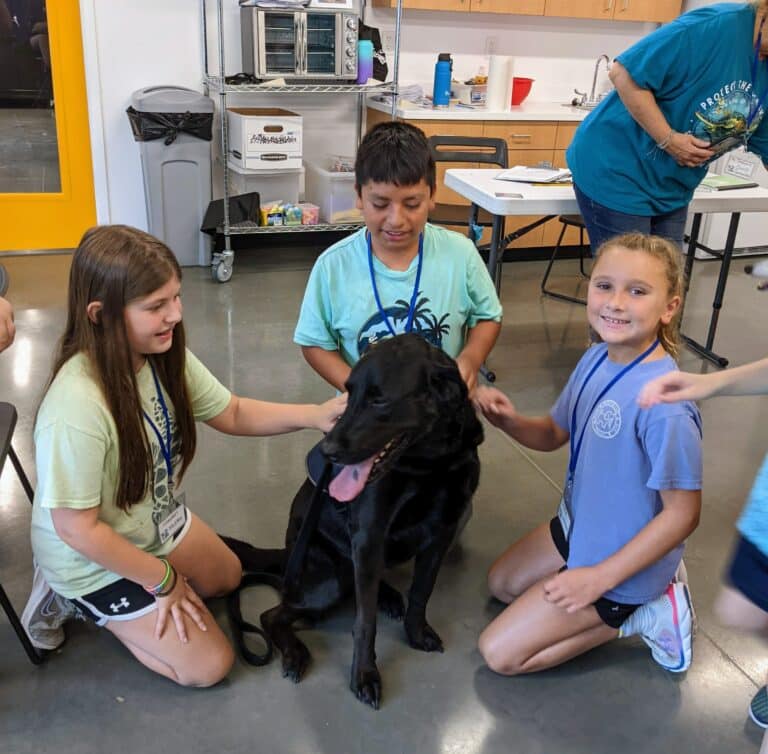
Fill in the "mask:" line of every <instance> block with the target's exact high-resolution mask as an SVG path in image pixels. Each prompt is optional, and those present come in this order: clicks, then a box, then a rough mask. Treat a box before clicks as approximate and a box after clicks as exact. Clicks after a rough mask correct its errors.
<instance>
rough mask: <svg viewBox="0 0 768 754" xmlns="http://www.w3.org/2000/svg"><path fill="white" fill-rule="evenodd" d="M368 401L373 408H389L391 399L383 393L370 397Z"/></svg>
mask: <svg viewBox="0 0 768 754" xmlns="http://www.w3.org/2000/svg"><path fill="white" fill-rule="evenodd" d="M368 403H369V405H371V406H372V407H373V408H387V406H389V401H388V400H387V399H386V398H385V397H384V396H383V395H379V396H377V397H376V398H370V399H369V400H368Z"/></svg>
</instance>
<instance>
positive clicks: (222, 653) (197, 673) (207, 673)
mask: <svg viewBox="0 0 768 754" xmlns="http://www.w3.org/2000/svg"><path fill="white" fill-rule="evenodd" d="M234 662H235V652H234V650H233V649H232V646H231V645H230V644H229V642H226V641H224V642H221V644H220V645H219V646H217V647H215V648H210V649H207V650H205V651H203V652H200V653H199V655H198V656H196V658H195V663H194V665H192V666H190V667H184V668H179V669H177V671H176V682H177V683H178V684H179V685H180V686H189V687H192V688H208V687H209V686H215V685H216V684H217V683H219V681H223V680H224V679H225V678H226V677H227V675H228V674H229V671H230V670H232V665H234Z"/></svg>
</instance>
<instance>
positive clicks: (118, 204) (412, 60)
mask: <svg viewBox="0 0 768 754" xmlns="http://www.w3.org/2000/svg"><path fill="white" fill-rule="evenodd" d="M691 2H692V4H699V5H700V4H705V3H704V2H702V0H691ZM224 3H225V23H224V28H225V40H226V46H225V52H226V56H225V57H226V72H227V73H228V74H231V73H235V72H237V71H239V70H240V54H239V48H240V42H239V20H238V13H239V11H238V7H237V3H236V2H235V0H224ZM208 4H209V6H213V5H214V4H215V0H208ZM80 7H81V15H82V24H83V47H84V54H85V63H86V82H87V88H88V104H89V112H90V125H91V139H92V143H93V162H94V177H95V184H96V197H97V212H98V219H99V222H120V223H127V224H130V225H135V226H138V227H141V228H146V227H147V223H146V212H145V210H144V196H143V187H142V180H141V168H140V164H139V151H138V144H137V143H136V142H134V140H133V137H132V135H131V130H130V127H129V124H128V120H127V117H126V115H125V108H126V107H127V106H128V105H129V103H130V95H131V92H133V91H134V90H136V89H139V88H141V87H145V86H151V85H154V84H176V85H180V86H187V87H190V88H194V89H198V90H202V88H201V77H202V71H203V54H202V48H203V45H202V41H201V40H202V36H201V33H200V26H201V24H200V4H199V2H197V1H196V0H132V2H120V3H117V2H114V0H81V2H80ZM209 15H210V14H209ZM366 20H367V22H368V23H369V24H370V25H373V26H378V27H379V28H380V29H381V30H382V32H384V33H385V36H386V32H388V31H389V32H391V30H392V28H393V25H394V11H389V10H382V9H369V10H368V11H367V16H366ZM209 21H215V16H214V17H213V18H210V19H209ZM653 28H655V26H654V25H653V24H643V23H626V22H625V23H619V22H607V21H585V20H578V19H559V18H536V17H530V16H505V15H497V14H488V15H486V14H466V13H436V12H425V11H405V12H404V13H403V29H402V35H401V81H402V82H404V83H410V82H419V83H421V84H422V85H423V86H425V88H427V89H430V88H431V81H432V73H433V70H434V63H435V60H436V57H437V53H438V52H451V53H452V54H453V57H454V61H455V62H454V72H455V74H456V77H457V78H464V77H468V76H471V75H473V74H474V73H476V72H477V68H478V66H479V65H481V64H482V63H483V62H485V60H486V58H487V55H486V51H487V49H488V46H489V45H492V46H493V47H494V48H495V51H496V52H497V53H499V54H507V55H513V56H514V57H515V73H516V74H517V75H520V76H530V77H532V78H534V79H536V82H535V84H534V86H533V89H532V91H531V95H530V99H531V100H532V101H533V100H539V101H556V102H558V101H562V102H566V101H568V100H570V98H571V97H572V90H573V88H574V87H578V88H579V89H581V90H582V91H583V90H584V89H585V87H586V88H588V87H589V86H590V85H591V81H592V73H593V70H594V61H595V59H596V58H597V56H598V55H599V54H601V53H603V52H605V53H607V54H608V55H611V56H614V55H616V54H618V53H619V52H621V50H623V49H625V48H626V47H628V46H629V45H631V44H632V43H633V42H635V41H636V40H638V39H640V38H641V37H642V36H644V35H645V34H647V33H648V32H649V31H651V30H652V29H653ZM428 40H439V46H436V45H437V44H438V42H437V41H434V42H431V41H428ZM209 48H211V51H210V53H209V55H210V56H211V57H212V58H213V60H212V62H213V63H215V62H216V59H217V56H218V53H217V51H216V50H215V48H213V46H212V45H210V44H209ZM605 83H606V82H605V80H604V79H603V78H601V80H600V81H599V84H598V88H600V87H601V86H605ZM248 101H249V103H250V104H251V105H253V106H272V105H279V106H282V107H285V108H287V109H294V110H296V111H298V112H300V113H302V115H304V122H305V154H306V155H307V156H309V157H312V156H318V155H321V154H323V153H327V152H331V153H351V152H353V151H354V143H355V140H354V139H355V136H354V134H355V102H356V97H354V96H346V97H345V96H341V97H339V96H336V97H333V98H321V97H306V96H302V97H291V98H289V97H284V96H279V95H272V97H271V98H267V97H263V98H262V97H260V98H259V99H258V102H257V101H255V100H254V98H250V99H249V100H248ZM237 103H238V100H237V99H236V98H230V104H237Z"/></svg>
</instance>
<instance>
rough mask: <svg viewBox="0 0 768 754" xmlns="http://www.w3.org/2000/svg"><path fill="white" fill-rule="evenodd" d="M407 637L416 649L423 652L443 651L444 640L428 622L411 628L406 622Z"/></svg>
mask: <svg viewBox="0 0 768 754" xmlns="http://www.w3.org/2000/svg"><path fill="white" fill-rule="evenodd" d="M405 635H406V636H407V637H408V643H409V644H410V645H411V646H412V647H413V648H414V649H420V650H421V651H422V652H442V651H443V640H442V639H441V638H440V636H439V635H438V633H437V631H435V630H434V629H433V628H432V626H430V625H429V623H427V622H426V621H424V622H423V623H421V625H419V626H410V625H408V622H407V621H406V624H405Z"/></svg>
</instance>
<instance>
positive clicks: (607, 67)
mask: <svg viewBox="0 0 768 754" xmlns="http://www.w3.org/2000/svg"><path fill="white" fill-rule="evenodd" d="M601 60H605V70H606V71H610V70H611V59H610V58H609V57H608V56H607V55H606V54H605V53H603V54H602V55H600V56H599V57H598V59H597V60H596V61H595V72H594V74H593V75H592V91H591V92H590V94H589V102H594V101H595V87H596V86H597V72H598V70H599V69H600V61H601Z"/></svg>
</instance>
